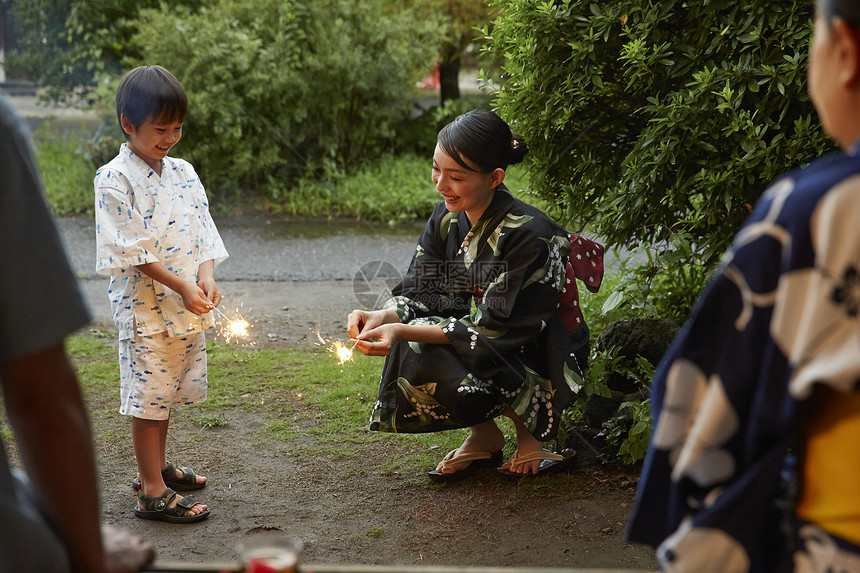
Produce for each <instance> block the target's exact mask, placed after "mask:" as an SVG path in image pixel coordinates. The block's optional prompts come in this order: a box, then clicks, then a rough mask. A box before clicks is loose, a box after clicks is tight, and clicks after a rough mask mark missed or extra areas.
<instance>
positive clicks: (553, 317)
mask: <svg viewBox="0 0 860 573" xmlns="http://www.w3.org/2000/svg"><path fill="white" fill-rule="evenodd" d="M582 241H586V240H585V239H583V240H582ZM586 243H587V244H588V245H589V248H590V249H591V250H588V251H586V249H584V248H583V249H581V250H582V252H583V253H585V254H586V255H587V256H593V257H594V259H595V260H597V259H599V260H600V265H599V268H598V266H597V265H595V272H594V273H592V275H593V276H591V279H592V285H593V284H594V283H597V284H599V281H600V278H601V277H602V268H603V267H602V248H600V247H599V245H597V246H596V247H594V248H591V247H590V245H592V243H591V242H590V241H586ZM595 245H596V244H595ZM580 246H581V245H580ZM598 249H600V253H599V254H598V252H597V250H598ZM570 250H571V240H570V238H569V237H568V235H567V233H566V232H565V230H564V229H563V228H561V227H560V226H559V225H557V224H556V223H555V222H553V221H552V220H551V219H549V218H548V217H547V216H546V215H544V214H543V213H542V212H540V211H539V210H537V209H535V208H534V207H531V206H530V205H527V204H526V203H523V202H522V201H519V200H517V199H515V198H514V197H512V196H511V195H510V194H509V193H508V191H507V190H506V189H505V188H504V186H500V187H499V188H498V189H497V190H496V193H495V195H494V197H493V200H492V203H491V204H490V206H489V207H488V208H487V210H486V211H485V212H484V214H483V216H482V217H481V219H480V220H479V221H478V222H477V223H476V224H475V225H474V226H470V225H469V220H468V218H467V217H466V213H450V212H449V211H448V210H447V209H446V208H445V204H444V203H440V204H439V205H437V206H436V209H435V210H434V212H433V215H432V216H431V217H430V219H429V220H428V222H427V225H426V226H425V229H424V232H423V233H422V235H421V237H420V239H419V242H418V246H417V248H416V252H415V255H414V257H413V259H412V262H411V264H410V266H409V270H408V271H407V273H406V276H405V277H404V279H403V281H402V282H401V283H400V284H399V285H398V286H397V287H395V288H394V290H393V295H394V296H393V297H392V298H391V299H390V300H389V301H388V303H387V304H386V307H387V308H393V309H395V310H396V311H397V314H398V315H399V316H400V320H401V321H402V322H404V323H409V324H437V325H439V326H441V327H442V330H443V331H444V332H445V334H446V335H447V336H448V338H449V339H450V341H451V344H450V345H444V344H427V343H417V342H399V343H397V344H396V345H395V346H394V347H393V348H392V349H391V353H390V354H389V356H388V357H387V359H386V361H385V367H384V369H383V372H382V381H381V385H380V389H379V399H378V401H377V402H376V405H375V407H374V409H373V413H372V416H371V429H372V430H378V431H385V432H435V431H439V430H447V429H452V428H465V427H469V426H474V425H477V424H480V423H482V422H485V421H487V420H490V419H492V418H495V417H497V416H499V415H500V414H501V413H502V412H503V411H505V410H506V409H507V408H509V407H510V408H513V410H514V411H515V412H516V413H517V414H518V416H519V417H520V419H521V420H522V421H523V422H524V423H525V425H526V426H527V427H528V429H529V430H530V431H531V433H532V434H533V435H534V436H535V437H536V438H537V439H539V440H542V441H546V440H549V439H551V438H552V437H553V436H554V435H555V433H556V430H557V428H558V422H559V419H560V416H561V412H562V410H563V409H564V408H565V406H567V404H568V403H569V402H570V400H571V397H572V396H573V394H574V393H575V392H576V391H577V390H578V389H579V387H580V386H581V383H582V371H583V368H584V360H585V358H586V357H587V347H588V329H587V327H586V326H585V324H584V323H583V322H582V315H581V313H578V312H577V311H578V308H574V305H576V304H578V299H577V297H575V296H573V297H566V299H565V300H566V303H565V304H562V305H561V307H560V301H561V300H562V299H561V295H562V293H563V292H564V291H565V285H566V283H567V285H568V287H569V288H568V292H571V291H570V289H571V288H575V285H574V284H573V283H572V280H573V279H572V276H570V274H571V272H570V265H569V264H568V253H569V251H570ZM598 255H599V256H598ZM581 258H582V255H580V259H581ZM598 271H599V272H598ZM568 281H570V282H568ZM585 281H586V285H587V286H591V285H589V284H588V282H587V281H588V279H587V278H586V279H585ZM565 319H567V320H565ZM566 323H567V324H568V326H569V327H570V328H568V327H567V326H566Z"/></svg>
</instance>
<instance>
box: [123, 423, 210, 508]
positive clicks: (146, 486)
mask: <svg viewBox="0 0 860 573" xmlns="http://www.w3.org/2000/svg"><path fill="white" fill-rule="evenodd" d="M168 423H169V420H145V419H143V418H136V417H135V418H132V422H131V438H132V443H133V444H134V455H135V457H136V458H137V471H138V474H139V475H140V488H141V491H142V492H143V494H144V495H147V496H150V497H159V496H161V494H162V493H164V490H165V489H167V486H166V485H165V484H164V478H163V477H162V475H161V470H162V469H163V468H164V465H163V464H164V457H165V456H164V444H165V441H163V439H162V436H164V439H165V440H166V437H167V425H168ZM180 499H182V496H180V495H177V496H176V497H175V498H174V500H173V501H174V503H172V504H171V507H173V506H174V505H176V503H175V502H177V501H179V500H180ZM138 506H139V507H140V509H144V507H143V506H142V505H141V504H140V503H139V502H138ZM206 508H207V506H206V505H204V504H198V505H195V506H194V507H192V508H191V509H190V510H189V512H190V513H191V515H198V514H200V513H202V512H203V511H205V510H206Z"/></svg>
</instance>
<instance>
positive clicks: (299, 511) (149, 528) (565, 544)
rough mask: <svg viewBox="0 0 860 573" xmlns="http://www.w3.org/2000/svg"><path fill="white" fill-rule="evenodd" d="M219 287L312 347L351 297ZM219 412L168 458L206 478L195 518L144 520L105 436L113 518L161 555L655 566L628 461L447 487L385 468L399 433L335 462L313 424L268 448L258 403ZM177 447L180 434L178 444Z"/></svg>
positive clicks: (282, 342)
mask: <svg viewBox="0 0 860 573" xmlns="http://www.w3.org/2000/svg"><path fill="white" fill-rule="evenodd" d="M91 283H92V284H91ZM84 287H85V290H86V291H87V292H90V291H91V292H92V295H93V296H92V297H91V300H95V301H98V300H101V299H103V298H106V297H104V290H103V284H102V283H98V284H96V281H84ZM221 289H222V291H224V292H230V293H232V294H233V295H234V296H235V297H237V298H241V299H242V300H246V301H253V306H254V308H256V309H259V310H257V311H256V312H255V313H254V320H255V321H256V323H257V327H256V328H255V334H254V336H255V342H256V344H257V345H258V346H261V347H266V346H268V347H277V348H283V347H286V346H290V345H297V344H303V343H308V337H309V335H311V328H312V327H316V326H319V327H320V328H321V331H322V334H324V335H337V336H342V335H343V329H344V328H345V320H346V315H347V313H348V311H349V310H350V309H351V308H352V306H353V305H354V304H355V302H354V298H353V297H352V296H351V291H350V285H348V284H339V283H338V281H327V282H307V283H298V282H281V283H277V284H275V283H267V282H261V281H256V282H247V281H246V282H233V283H230V282H228V283H223V284H221ZM321 295H324V296H323V297H322V298H325V299H326V300H327V301H328V302H327V303H326V304H325V306H322V305H320V303H319V301H320V299H321ZM105 311H106V309H105V308H103V307H99V306H98V304H96V305H95V308H94V312H95V314H96V316H97V317H98V319H97V323H96V326H99V323H101V327H102V328H105V329H108V330H109V329H110V326H109V325H108V323H107V322H106V320H105V319H106V316H105ZM315 415H316V414H315V413H314V412H311V411H308V412H307V413H306V415H297V416H295V418H294V420H293V422H294V423H295V424H296V425H297V427H298V428H300V429H310V428H311V427H313V425H314V424H315V423H316V421H315V420H316V419H315ZM223 416H225V417H227V418H228V419H229V424H228V425H226V426H223V427H217V428H209V429H206V430H205V432H204V431H203V430H201V428H200V426H199V425H195V424H194V423H192V422H190V421H189V420H188V417H187V416H186V417H183V416H181V415H179V414H178V415H177V416H175V417H174V419H173V420H172V421H171V430H170V432H171V434H170V437H169V439H168V457H175V458H181V460H177V461H181V463H183V464H186V465H189V466H191V467H194V468H195V469H197V470H198V471H199V472H201V473H203V474H204V475H206V476H207V477H208V478H209V480H210V482H209V485H208V486H207V487H206V488H205V489H203V490H200V491H199V492H193V493H192V495H194V496H195V497H196V498H197V499H200V500H201V501H205V502H206V503H207V504H208V505H209V506H210V508H211V512H212V514H211V516H210V517H209V519H207V520H206V521H204V522H201V523H198V524H190V525H169V524H165V523H159V522H152V521H145V520H141V519H135V518H134V516H133V513H132V511H133V507H134V505H135V496H134V493H133V492H132V488H131V485H130V480H131V478H132V477H133V474H132V473H131V470H130V468H132V467H133V463H134V462H133V460H134V458H133V452H132V449H131V444H130V440H127V439H117V440H112V443H111V444H105V443H101V444H99V445H98V447H99V456H100V489H101V494H102V498H103V506H104V513H105V519H106V521H107V522H109V523H112V524H115V525H118V526H122V527H126V528H129V529H132V530H133V531H135V532H137V533H139V534H140V535H142V536H143V537H145V538H146V539H148V540H151V541H152V542H153V543H154V544H155V545H156V547H157V551H158V558H157V560H158V561H162V562H166V561H170V562H175V561H182V562H213V561H234V560H236V559H237V552H236V544H237V543H238V542H239V541H241V540H242V539H244V538H246V537H247V536H252V535H256V534H258V533H262V532H269V533H278V534H281V533H283V534H287V535H295V536H298V537H299V538H300V539H301V541H302V543H303V551H302V561H303V562H304V563H316V564H339V565H340V564H355V565H364V564H366V565H370V564H375V565H404V566H407V565H409V566H414V565H424V566H428V565H439V566H455V567H479V566H480V567H490V566H492V567H535V568H540V567H544V568H618V569H634V570H653V569H655V568H656V562H655V560H654V557H653V552H652V551H651V550H650V549H649V548H647V547H643V546H636V545H631V544H628V543H625V542H624V541H623V531H624V527H625V523H626V521H627V518H628V514H629V511H630V509H631V504H632V502H633V497H634V489H635V486H633V485H631V482H633V481H635V476H631V475H628V474H627V473H626V472H625V471H624V470H619V469H618V468H607V467H603V466H599V465H596V464H594V463H588V462H587V461H586V462H585V463H584V464H583V467H580V468H578V469H577V471H576V472H575V474H574V475H573V476H554V477H551V478H546V479H547V485H552V486H555V489H556V490H557V491H556V492H555V493H554V494H552V495H548V494H542V493H540V492H539V491H534V490H533V489H530V488H525V487H523V486H521V485H520V484H518V483H512V482H508V481H504V480H502V479H500V478H499V477H498V476H497V475H496V474H495V472H494V471H492V470H486V471H484V472H483V473H479V474H478V475H477V476H475V477H474V478H470V479H467V480H464V481H461V482H457V483H454V484H442V485H440V484H433V483H431V482H429V480H427V479H425V478H424V476H423V475H417V476H414V475H410V476H404V475H398V474H397V472H392V471H391V470H390V467H391V461H392V460H396V459H397V457H398V456H399V455H400V452H402V451H403V448H404V446H403V445H402V442H399V441H398V439H397V436H392V437H391V439H390V440H384V441H381V442H377V443H374V444H371V445H359V446H355V447H356V448H357V449H358V451H357V452H356V455H355V456H354V457H350V458H348V459H347V460H343V459H340V460H338V461H332V460H331V459H329V458H327V457H325V456H318V457H315V456H313V455H312V452H313V446H314V444H313V437H311V436H309V435H308V434H307V433H305V432H302V433H301V436H300V437H299V438H298V439H297V440H295V441H294V443H283V442H282V443H281V444H280V445H274V446H273V445H272V443H271V442H268V445H267V446H266V447H265V448H261V447H260V446H259V443H260V441H259V434H258V431H259V429H260V428H261V426H262V425H263V423H264V420H263V416H262V415H261V413H259V412H257V413H249V412H244V411H241V410H240V409H233V410H228V411H225V413H224V414H223ZM125 422H126V421H125V420H123V419H120V417H118V416H113V417H110V418H107V419H94V420H93V423H94V426H95V427H96V430H97V432H99V433H100V432H107V435H112V434H114V433H118V434H124V433H126V434H127V432H128V427H127V424H126V423H125ZM171 444H173V445H177V444H182V446H183V450H182V453H181V454H178V453H176V451H175V450H173V449H172V448H171ZM177 447H178V446H177ZM174 453H176V455H175V456H174V455H173V454H174ZM442 455H444V452H441V451H440V452H439V456H440V457H441V456H442ZM582 459H583V460H587V456H582ZM428 469H430V468H428ZM546 489H552V488H550V487H547V488H546Z"/></svg>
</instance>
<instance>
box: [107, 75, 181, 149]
mask: <svg viewBox="0 0 860 573" xmlns="http://www.w3.org/2000/svg"><path fill="white" fill-rule="evenodd" d="M187 110H188V97H187V96H186V95H185V90H183V89H182V86H181V85H180V84H179V80H177V79H176V77H175V76H174V75H173V74H171V73H170V72H168V71H167V70H166V69H164V68H162V67H161V66H140V67H137V68H134V69H133V70H129V71H128V72H126V74H125V75H124V76H123V77H122V79H121V80H120V82H119V87H117V89H116V118H117V121H119V124H120V125H119V127H120V129H122V116H123V115H125V117H126V118H127V119H128V120H129V121H130V122H131V124H132V125H133V126H134V127H135V128H139V127H140V126H141V125H143V124H144V123H146V121H147V120H153V121H155V120H161V121H163V122H165V123H173V122H174V121H180V122H182V121H185V112H186V111H187ZM123 134H125V137H126V139H128V134H127V133H125V130H124V129H123Z"/></svg>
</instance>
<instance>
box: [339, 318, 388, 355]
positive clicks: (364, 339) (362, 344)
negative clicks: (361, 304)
mask: <svg viewBox="0 0 860 573" xmlns="http://www.w3.org/2000/svg"><path fill="white" fill-rule="evenodd" d="M399 324H400V319H399V317H398V316H397V313H396V312H395V311H394V310H371V311H367V310H354V311H352V312H351V313H349V318H348V320H347V325H346V333H347V334H348V335H349V339H350V341H352V343H353V345H352V347H353V349H358V351H359V352H361V353H362V354H366V355H367V356H386V355H387V354H388V353H389V352H390V351H391V344H392V343H393V342H394V341H395V340H399V338H398V339H395V340H392V339H391V335H392V334H391V333H390V332H386V335H385V339H386V340H387V342H388V343H387V344H386V343H385V342H382V340H383V339H382V338H381V337H380V334H382V333H381V332H380V333H377V330H379V329H381V328H382V327H383V326H389V325H390V326H395V325H399ZM387 330H390V329H386V331H387ZM374 338H375V339H377V342H372V341H371V339H374ZM380 343H381V344H380Z"/></svg>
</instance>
